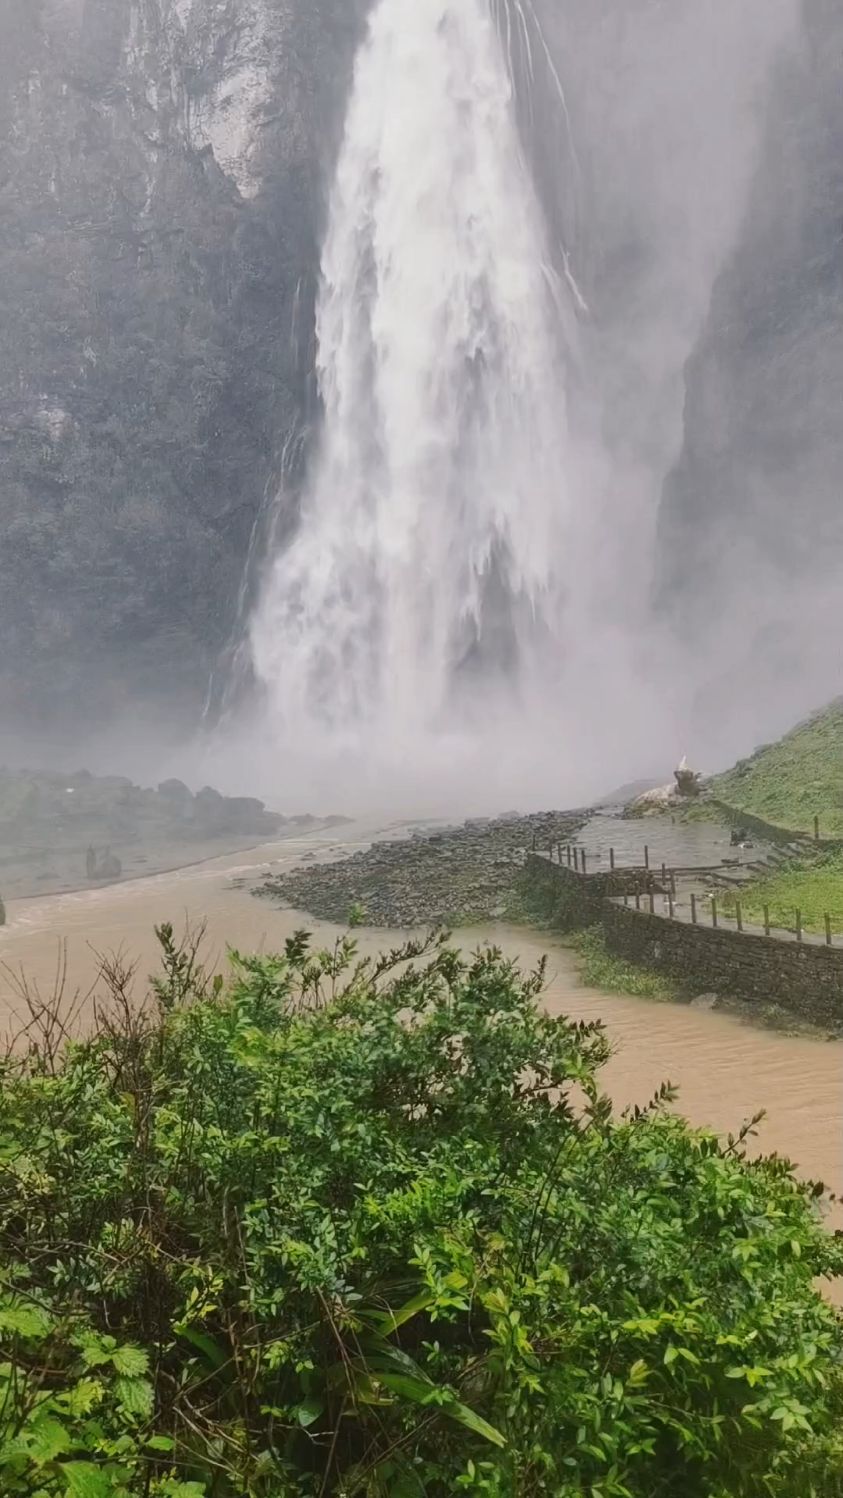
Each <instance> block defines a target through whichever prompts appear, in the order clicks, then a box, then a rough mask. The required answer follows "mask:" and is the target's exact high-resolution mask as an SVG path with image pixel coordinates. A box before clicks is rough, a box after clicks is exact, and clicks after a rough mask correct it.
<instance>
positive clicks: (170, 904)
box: [0, 827, 843, 1193]
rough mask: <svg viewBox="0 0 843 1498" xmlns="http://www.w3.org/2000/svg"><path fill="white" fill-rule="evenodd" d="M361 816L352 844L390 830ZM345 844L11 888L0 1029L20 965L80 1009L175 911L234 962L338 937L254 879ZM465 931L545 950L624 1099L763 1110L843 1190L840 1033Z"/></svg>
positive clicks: (146, 947) (790, 1144)
mask: <svg viewBox="0 0 843 1498" xmlns="http://www.w3.org/2000/svg"><path fill="white" fill-rule="evenodd" d="M382 831H383V829H378V828H374V827H368V828H362V827H359V828H354V829H350V830H349V831H348V832H345V833H343V834H342V835H343V836H344V837H345V838H346V839H348V841H346V843H345V846H344V849H343V851H348V850H349V846H352V847H353V846H354V844H353V842H351V839H354V838H360V839H361V846H366V845H368V842H369V840H370V838H371V837H372V836H373V835H374V834H375V833H379V832H382ZM332 850H333V851H334V852H337V851H339V848H338V845H337V834H336V833H330V832H329V833H322V834H315V835H312V836H311V837H309V838H306V839H302V840H301V841H300V842H298V843H293V844H291V843H290V842H289V841H287V842H284V843H278V844H274V845H265V846H263V847H261V848H259V849H256V850H254V851H253V852H250V853H242V852H241V853H235V854H229V855H227V856H225V857H223V858H217V859H214V860H213V861H211V862H209V863H206V864H201V865H198V866H196V867H192V868H189V869H183V870H180V871H177V872H174V873H167V874H160V875H156V876H154V877H151V878H147V879H141V880H137V881H135V882H133V883H128V884H120V885H116V886H113V887H112V888H109V889H97V890H92V891H85V892H82V893H79V894H67V895H59V896H53V897H45V898H41V899H33V900H14V901H11V902H10V905H9V911H8V916H9V923H8V925H7V926H6V927H5V928H4V929H3V930H2V931H0V964H1V965H2V966H0V1029H6V1030H9V1029H10V1028H12V1027H14V1023H15V1021H14V1011H16V1010H20V993H19V984H20V974H21V972H25V973H26V975H27V980H28V982H29V984H30V986H33V987H35V986H37V988H38V989H39V990H40V991H41V993H42V995H46V994H48V993H50V992H51V991H52V989H53V985H54V983H55V980H56V973H57V971H61V970H62V969H64V970H65V973H66V976H65V993H66V996H67V997H68V998H69V997H70V995H72V994H73V993H76V992H77V991H78V992H79V993H80V995H82V997H83V999H84V1000H85V1002H84V1003H83V1012H84V1010H85V1008H86V1007H87V1008H88V1009H90V1003H91V1000H90V998H87V997H86V996H88V995H89V994H90V991H91V990H92V988H94V987H95V985H96V980H97V974H98V970H99V962H100V954H103V953H112V952H115V951H118V950H122V951H123V953H124V954H125V955H126V956H127V957H128V958H130V959H131V960H132V961H133V962H135V963H136V965H137V977H136V985H137V989H138V991H142V990H143V981H144V979H145V977H146V975H148V974H149V973H150V972H152V971H153V970H154V969H155V967H156V959H157V945H156V941H155V936H154V931H153V928H154V926H155V925H156V924H160V923H161V922H162V921H167V920H169V921H172V922H173V924H174V925H175V926H176V927H177V928H178V929H183V928H184V926H185V925H189V926H191V927H193V928H196V927H198V926H200V925H204V927H205V938H204V945H203V951H204V954H205V960H206V964H207V966H209V967H212V968H214V969H222V968H224V967H225V964H226V961H227V957H226V950H227V946H228V945H231V946H235V947H238V948H239V949H240V950H242V951H248V952H254V951H259V950H264V951H271V950H275V949H277V948H278V947H279V946H280V944H281V943H282V942H283V940H284V938H285V937H286V936H288V935H289V934H290V933H291V932H292V931H294V930H296V929H297V928H299V927H301V926H307V927H308V929H310V930H312V931H313V932H314V934H315V936H316V937H317V939H319V940H320V941H325V942H331V941H333V939H334V937H335V936H336V935H337V934H338V928H336V927H332V926H328V925H326V924H325V923H323V922H318V921H314V920H312V919H311V918H310V917H307V916H303V915H302V914H301V913H299V912H296V911H289V910H279V909H277V908H276V907H275V906H273V905H272V904H271V903H270V902H267V901H265V900H259V899H256V898H255V897H254V895H252V893H251V889H252V888H253V887H254V885H255V884H256V883H258V882H259V881H260V878H261V876H262V874H263V873H264V872H266V871H268V870H269V869H270V868H272V869H273V870H277V869H279V868H283V867H289V866H290V865H291V864H293V863H295V862H297V861H298V860H300V859H301V858H302V857H303V856H306V855H307V854H308V853H309V854H311V855H313V854H314V853H315V854H316V855H317V856H331V853H332ZM358 936H359V938H360V942H361V946H362V947H363V948H364V949H365V950H380V949H381V948H382V947H383V946H384V945H385V944H387V943H388V944H389V945H390V946H394V945H395V943H396V935H395V933H394V932H390V933H378V932H371V931H365V932H360V933H358ZM458 939H459V942H460V944H461V945H463V946H465V947H466V948H469V949H472V948H474V947H476V946H477V945H479V944H481V943H483V942H486V941H490V940H491V941H494V942H495V944H497V945H499V946H500V947H501V948H502V949H503V950H504V951H505V952H506V953H507V954H508V955H511V956H513V957H518V958H520V959H521V962H522V964H523V965H524V966H528V967H531V966H533V965H534V964H535V963H536V962H537V961H538V960H539V958H540V957H541V956H542V954H543V953H545V952H547V953H548V955H549V959H550V960H549V981H548V987H547V995H546V1003H547V1007H548V1008H549V1010H550V1011H551V1013H558V1014H562V1013H565V1014H568V1015H571V1016H572V1017H576V1018H581V1019H589V1020H590V1019H595V1018H600V1019H602V1020H603V1021H604V1022H605V1024H606V1026H607V1028H608V1031H609V1034H610V1036H611V1038H612V1040H613V1042H614V1043H615V1047H616V1050H615V1054H614V1056H613V1058H612V1060H611V1062H610V1063H609V1066H608V1067H607V1070H606V1074H605V1083H606V1086H607V1088H608V1090H609V1091H610V1092H611V1094H612V1096H613V1098H614V1099H615V1101H616V1103H617V1104H618V1105H619V1106H626V1105H627V1104H628V1103H633V1102H639V1103H643V1102H646V1101H648V1100H649V1098H650V1097H651V1096H652V1094H653V1093H654V1092H655V1091H656V1089H657V1087H658V1086H659V1085H660V1083H661V1082H663V1081H666V1080H669V1081H671V1082H673V1083H675V1084H676V1085H677V1086H678V1087H679V1089H680V1098H679V1107H680V1109H681V1111H682V1112H683V1113H685V1114H686V1116H688V1117H689V1118H690V1119H691V1120H692V1121H693V1122H694V1123H696V1124H701V1125H708V1126H711V1127H713V1128H715V1129H716V1130H718V1131H720V1132H722V1133H725V1132H728V1131H735V1130H737V1129H739V1128H740V1126H741V1124H742V1123H743V1122H744V1121H745V1120H746V1119H747V1118H748V1117H750V1116H751V1115H753V1114H754V1113H756V1112H757V1111H759V1110H760V1109H765V1110H766V1112H767V1119H766V1121H765V1123H764V1124H763V1125H762V1128H761V1133H760V1139H759V1147H761V1148H763V1149H765V1150H769V1151H772V1150H775V1151H777V1152H778V1153H780V1154H784V1155H786V1156H787V1157H788V1158H789V1159H791V1160H793V1161H794V1163H795V1164H796V1165H797V1166H798V1167H799V1169H800V1171H801V1172H803V1173H804V1174H805V1175H807V1176H809V1177H810V1178H811V1179H820V1180H823V1181H825V1182H826V1184H827V1185H828V1186H830V1187H831V1188H832V1189H833V1190H834V1191H835V1192H838V1193H843V1149H841V1124H843V1087H841V1080H843V1045H842V1044H841V1043H840V1042H836V1041H835V1042H829V1041H823V1040H821V1039H814V1038H809V1037H801V1036H800V1037H790V1036H785V1035H782V1034H779V1033H777V1032H773V1031H766V1030H761V1029H756V1028H754V1027H752V1026H749V1025H746V1024H742V1023H741V1022H740V1021H739V1020H737V1019H735V1018H732V1017H730V1016H727V1015H722V1014H717V1013H711V1012H708V1011H705V1010H698V1009H690V1008H687V1007H684V1006H677V1005H667V1004H655V1003H651V1002H648V1001H646V1000H642V999H633V998H623V997H618V996H615V995H610V994H603V993H599V992H596V991H593V990H590V989H586V988H583V987H582V986H581V985H580V983H579V982H578V979H577V974H576V969H575V964H574V960H573V958H572V956H571V954H570V952H568V951H567V950H566V949H565V948H564V947H563V946H561V945H560V944H559V943H557V942H556V941H555V940H554V938H553V937H552V936H545V935H541V934H539V933H536V932H530V931H525V930H523V929H520V928H515V927H507V926H505V925H496V924H491V925H489V926H488V927H485V928H484V929H482V930H473V931H462V932H460V933H459V938H458Z"/></svg>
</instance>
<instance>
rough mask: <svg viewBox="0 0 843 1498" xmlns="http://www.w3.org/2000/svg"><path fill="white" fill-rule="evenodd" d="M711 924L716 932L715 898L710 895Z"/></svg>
mask: <svg viewBox="0 0 843 1498" xmlns="http://www.w3.org/2000/svg"><path fill="white" fill-rule="evenodd" d="M711 924H712V926H714V928H715V930H716V929H717V896H716V895H712V897H711Z"/></svg>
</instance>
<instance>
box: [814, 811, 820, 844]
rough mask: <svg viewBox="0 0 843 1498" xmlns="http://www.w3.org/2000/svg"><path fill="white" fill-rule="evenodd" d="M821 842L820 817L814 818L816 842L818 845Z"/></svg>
mask: <svg viewBox="0 0 843 1498" xmlns="http://www.w3.org/2000/svg"><path fill="white" fill-rule="evenodd" d="M819 840H820V819H819V817H814V842H815V843H818V842H819Z"/></svg>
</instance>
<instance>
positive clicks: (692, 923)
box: [691, 895, 697, 926]
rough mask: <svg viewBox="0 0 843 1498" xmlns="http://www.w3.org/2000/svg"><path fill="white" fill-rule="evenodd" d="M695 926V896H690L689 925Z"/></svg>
mask: <svg viewBox="0 0 843 1498" xmlns="http://www.w3.org/2000/svg"><path fill="white" fill-rule="evenodd" d="M696 924H697V897H696V895H692V896H691V925H692V926H696Z"/></svg>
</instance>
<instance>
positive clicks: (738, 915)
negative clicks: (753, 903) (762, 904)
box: [735, 900, 743, 931]
mask: <svg viewBox="0 0 843 1498" xmlns="http://www.w3.org/2000/svg"><path fill="white" fill-rule="evenodd" d="M735 920H736V921H737V925H738V930H739V931H743V909H742V908H741V902H740V900H736V901H735Z"/></svg>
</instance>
